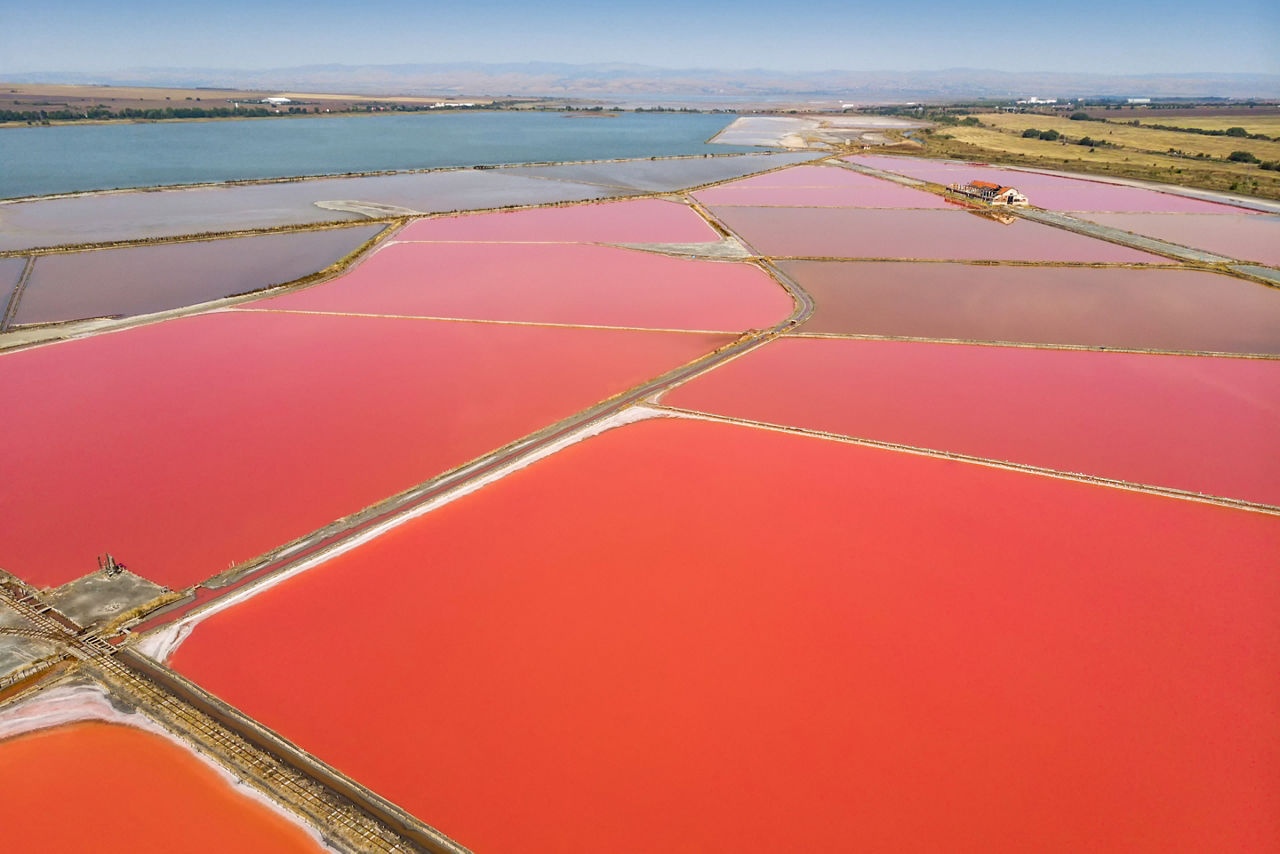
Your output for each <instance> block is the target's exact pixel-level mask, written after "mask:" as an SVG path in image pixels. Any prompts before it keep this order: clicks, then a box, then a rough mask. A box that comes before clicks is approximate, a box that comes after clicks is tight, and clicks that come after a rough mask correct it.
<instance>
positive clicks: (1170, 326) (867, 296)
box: [781, 261, 1280, 353]
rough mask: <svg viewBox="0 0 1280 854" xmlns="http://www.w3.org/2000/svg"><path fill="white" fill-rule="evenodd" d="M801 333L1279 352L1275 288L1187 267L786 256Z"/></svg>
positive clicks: (1279, 299) (1279, 301) (1279, 295)
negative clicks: (804, 308)
mask: <svg viewBox="0 0 1280 854" xmlns="http://www.w3.org/2000/svg"><path fill="white" fill-rule="evenodd" d="M781 266H782V269H783V272H785V273H787V274H788V275H789V276H791V277H792V278H793V279H795V280H796V281H797V282H799V283H800V285H801V286H802V287H804V289H805V290H806V291H808V293H809V294H810V296H812V297H813V298H814V301H815V302H816V303H817V311H816V312H815V314H814V316H813V317H812V318H811V319H810V320H809V321H807V322H806V323H805V325H804V327H803V328H802V331H804V332H826V333H857V334H870V335H886V336H903V337H915V338H954V339H966V340H979V341H1018V342H1028V343H1043V344H1081V345H1088V346H1098V347H1121V348H1131V349H1156V350H1200V351H1213V352H1231V353H1280V290H1276V289H1275V288H1268V287H1265V286H1263V285H1258V284H1254V283H1252V282H1247V281H1244V280H1242V279H1237V278H1234V277H1231V276H1220V275H1215V274H1213V273H1204V272H1199V271H1194V270H1167V269H1145V270H1144V269H1117V268H1108V267H995V266H987V265H972V264H912V263H893V262H888V263H882V262H865V261H859V262H848V261H788V262H784V263H783V264H782V265H781Z"/></svg>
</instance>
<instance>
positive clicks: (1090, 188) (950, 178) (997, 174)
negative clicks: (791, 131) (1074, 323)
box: [844, 155, 1248, 214]
mask: <svg viewBox="0 0 1280 854" xmlns="http://www.w3.org/2000/svg"><path fill="white" fill-rule="evenodd" d="M844 159H845V160H847V161H849V162H850V163H860V164H862V165H864V166H870V167H872V168H874V169H883V170H885V171H886V172H896V173H898V174H899V175H906V176H908V177H911V178H919V179H920V180H922V181H933V182H934V183H937V184H962V183H966V182H968V181H973V180H980V181H993V182H995V183H997V184H1004V185H1006V186H1013V187H1017V188H1018V189H1019V190H1021V191H1022V192H1024V193H1025V194H1026V195H1027V198H1028V200H1029V201H1030V202H1031V204H1032V205H1035V206H1036V207H1039V208H1049V209H1052V210H1061V211H1134V212H1139V211H1151V212H1160V213H1207V214H1213V213H1219V214H1232V213H1240V214H1247V213H1248V211H1247V210H1246V209H1245V208H1238V207H1235V206H1234V205H1227V204H1218V203H1216V202H1206V201H1203V200H1201V199H1192V198H1188V197H1186V196H1178V195H1174V194H1173V193H1162V192H1159V191H1158V190H1146V189H1143V188H1141V187H1127V186H1123V185H1120V184H1109V183H1106V182H1104V181H1090V180H1088V179H1084V178H1068V177H1065V176H1061V175H1046V174H1043V173H1038V172H1022V171H1018V170H1014V169H1000V168H998V167H994V166H985V165H981V164H966V163H956V162H950V161H939V160H922V159H919V158H914V157H889V156H885V155H855V156H853V157H846V158H844Z"/></svg>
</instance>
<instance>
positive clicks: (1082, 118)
mask: <svg viewBox="0 0 1280 854" xmlns="http://www.w3.org/2000/svg"><path fill="white" fill-rule="evenodd" d="M1068 118H1070V119H1071V121H1073V122H1087V121H1089V119H1090V116H1089V114H1088V113H1072V114H1071V115H1070V116H1069V117H1068Z"/></svg>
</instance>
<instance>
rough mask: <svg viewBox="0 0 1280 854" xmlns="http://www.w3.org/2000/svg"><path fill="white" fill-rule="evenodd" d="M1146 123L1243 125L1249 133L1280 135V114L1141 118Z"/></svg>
mask: <svg viewBox="0 0 1280 854" xmlns="http://www.w3.org/2000/svg"><path fill="white" fill-rule="evenodd" d="M1139 121H1141V122H1142V123H1143V124H1144V125H1176V126H1177V127H1184V128H1201V129H1202V130H1226V129H1227V128H1230V127H1241V128H1244V129H1245V130H1246V131H1248V132H1249V133H1262V134H1266V135H1267V136H1270V137H1280V115H1272V116H1253V115H1250V116H1219V117H1218V118H1212V119H1210V118H1204V117H1202V116H1186V117H1182V116H1169V117H1167V118H1164V119H1161V117H1159V116H1152V117H1150V118H1143V119H1140V120H1139Z"/></svg>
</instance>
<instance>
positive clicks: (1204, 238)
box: [1087, 214, 1280, 267]
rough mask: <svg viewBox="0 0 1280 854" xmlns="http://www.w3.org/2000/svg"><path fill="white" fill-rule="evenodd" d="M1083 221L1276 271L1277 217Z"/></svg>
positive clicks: (1103, 217)
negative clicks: (1269, 267)
mask: <svg viewBox="0 0 1280 854" xmlns="http://www.w3.org/2000/svg"><path fill="white" fill-rule="evenodd" d="M1087 219H1090V220H1092V221H1094V222H1097V223H1101V224H1102V225H1109V226H1111V227H1112V228H1119V229H1123V230H1125V231H1132V232H1134V233H1135V234H1145V235H1147V236H1148V237H1155V238H1158V239H1160V240H1167V241H1169V242H1170V243H1179V244H1181V245H1183V246H1190V247H1192V248H1193V249H1203V250H1205V251H1207V252H1216V253H1217V254H1219V255H1225V256H1226V257H1228V258H1235V259H1237V260H1240V261H1257V262H1259V263H1262V264H1267V265H1270V266H1272V267H1280V216H1266V215H1259V214H1241V215H1238V216H1206V215H1200V214H1195V215H1190V214H1179V215H1177V216H1170V215H1165V214H1090V215H1089V216H1088V217H1087Z"/></svg>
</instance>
